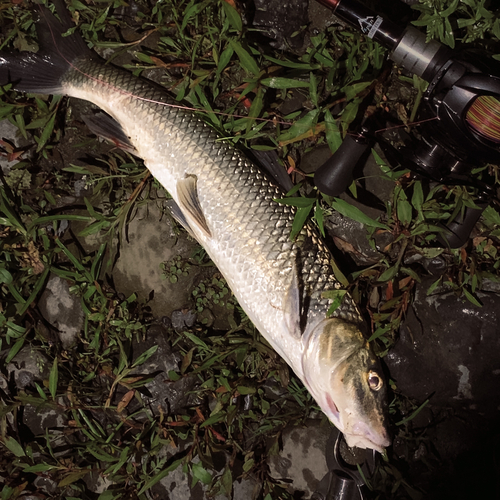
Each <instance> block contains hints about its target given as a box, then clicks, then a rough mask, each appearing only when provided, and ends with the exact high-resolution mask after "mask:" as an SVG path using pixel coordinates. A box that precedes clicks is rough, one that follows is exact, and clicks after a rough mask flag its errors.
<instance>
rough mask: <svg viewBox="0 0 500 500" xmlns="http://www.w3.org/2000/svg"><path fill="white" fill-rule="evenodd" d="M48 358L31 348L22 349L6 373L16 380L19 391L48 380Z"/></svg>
mask: <svg viewBox="0 0 500 500" xmlns="http://www.w3.org/2000/svg"><path fill="white" fill-rule="evenodd" d="M47 363H48V360H47V358H46V357H45V356H44V355H43V354H42V353H41V352H39V351H37V350H36V349H34V348H33V347H31V346H27V347H24V348H23V349H21V350H20V351H19V352H18V353H17V354H16V355H15V356H14V358H13V359H12V361H11V362H10V363H9V364H8V365H7V366H6V367H5V373H6V374H8V378H9V379H10V380H12V379H13V380H14V382H15V385H16V387H17V388H18V389H24V388H25V387H28V386H31V385H32V384H33V382H35V381H36V382H41V381H42V380H43V379H45V378H48V376H49V372H50V366H49V365H48V364H47Z"/></svg>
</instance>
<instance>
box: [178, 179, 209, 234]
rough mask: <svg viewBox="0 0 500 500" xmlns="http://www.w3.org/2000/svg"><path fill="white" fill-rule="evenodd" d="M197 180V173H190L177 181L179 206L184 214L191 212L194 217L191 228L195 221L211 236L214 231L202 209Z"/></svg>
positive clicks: (190, 223) (191, 216) (190, 214)
mask: <svg viewBox="0 0 500 500" xmlns="http://www.w3.org/2000/svg"><path fill="white" fill-rule="evenodd" d="M196 182H197V179H196V176H195V175H188V176H187V177H185V178H184V179H181V180H180V181H177V196H178V199H179V206H180V209H181V211H182V212H183V213H184V214H189V216H190V218H191V219H192V221H190V222H189V225H190V226H191V229H192V226H193V223H194V224H196V226H197V227H198V228H199V229H200V230H201V231H202V232H203V233H205V235H206V236H207V237H208V238H211V237H212V233H211V232H210V229H209V228H208V224H207V221H206V219H205V216H204V215H203V210H202V209H201V204H200V199H199V198H198V191H197V188H196Z"/></svg>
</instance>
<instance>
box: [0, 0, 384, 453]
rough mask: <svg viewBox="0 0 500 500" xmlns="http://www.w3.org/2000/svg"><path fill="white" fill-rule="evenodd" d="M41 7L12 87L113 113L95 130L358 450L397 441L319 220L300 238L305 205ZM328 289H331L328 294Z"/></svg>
mask: <svg viewBox="0 0 500 500" xmlns="http://www.w3.org/2000/svg"><path fill="white" fill-rule="evenodd" d="M54 3H55V4H56V8H57V14H58V16H59V19H57V18H56V17H55V16H54V15H53V14H52V13H51V12H50V11H49V10H48V9H46V8H44V7H37V10H38V12H39V19H38V22H37V27H38V29H37V32H38V38H39V44H40V47H41V49H40V51H39V52H37V53H33V52H30V53H0V85H2V86H5V85H7V84H10V85H12V88H13V89H15V90H16V91H19V92H30V93H40V94H55V95H66V96H70V97H73V98H78V99H84V100H86V101H90V102H91V103H93V104H94V105H96V106H97V107H99V108H100V109H101V110H102V111H104V112H105V113H106V115H105V117H106V118H105V119H102V120H94V123H90V125H91V127H93V128H94V129H99V130H98V132H100V134H101V135H103V136H105V137H107V138H109V139H112V140H114V141H115V143H116V144H119V145H120V146H121V147H123V148H124V149H126V150H128V151H130V152H133V153H134V154H135V155H137V156H139V157H141V158H142V159H143V161H144V163H145V165H146V166H147V168H148V169H149V171H150V172H151V174H152V175H153V176H154V177H155V178H156V179H157V180H158V181H159V183H160V184H161V185H162V186H163V187H164V188H165V189H166V190H167V191H168V193H169V194H170V195H171V197H172V199H173V202H172V203H173V205H172V207H171V208H172V212H173V213H174V215H175V217H176V219H177V220H178V221H180V222H181V223H182V225H183V226H184V227H186V229H187V230H188V231H189V233H190V234H191V235H192V236H193V237H194V238H196V240H197V241H198V242H199V243H200V244H201V245H202V246H203V247H204V249H205V250H206V252H207V254H208V255H209V256H210V258H211V259H212V261H213V262H214V264H215V265H216V266H217V268H218V269H219V271H220V272H221V274H222V275H223V276H224V278H225V279H226V281H227V283H228V285H229V287H230V288H231V290H232V292H233V294H234V295H235V297H236V299H237V300H238V301H239V304H240V305H241V307H242V308H243V310H244V311H245V313H246V314H247V315H248V317H249V319H250V320H251V321H252V322H253V324H254V325H255V326H256V328H257V329H258V331H259V332H260V334H261V335H263V336H264V337H265V339H266V340H267V341H268V342H269V344H270V345H271V346H272V347H273V348H274V350H275V351H276V352H277V353H278V354H279V355H280V356H281V357H282V358H283V359H284V360H285V361H286V363H288V365H289V366H290V368H291V369H292V370H293V371H294V372H295V374H296V375H297V377H298V378H299V379H300V380H301V381H302V382H303V384H304V386H305V387H306V388H307V390H308V391H309V392H310V394H311V395H312V397H313V398H314V399H315V401H316V402H317V404H318V405H319V407H320V408H321V410H322V411H323V412H324V414H325V415H326V416H327V417H328V418H329V420H330V421H331V422H332V423H333V424H334V425H335V426H336V427H337V428H338V429H339V430H340V431H341V432H342V433H343V434H344V437H345V439H346V442H347V444H348V445H349V446H356V447H359V448H368V449H373V450H377V451H379V452H383V450H384V448H386V447H387V446H389V445H390V443H391V439H390V434H389V431H388V418H387V382H386V379H385V377H384V374H383V371H382V367H381V363H380V360H379V358H378V357H377V356H376V355H375V354H374V352H373V350H372V349H371V347H370V344H369V343H368V342H367V340H366V338H365V334H366V325H365V322H364V320H363V316H362V314H361V312H360V309H359V308H358V306H357V304H356V303H355V301H354V300H353V298H352V297H351V295H350V294H349V293H345V295H344V297H343V301H342V303H341V305H340V306H339V307H337V308H336V309H335V310H334V311H333V312H331V313H329V309H330V307H331V305H332V298H331V293H330V296H328V295H329V294H328V292H332V291H335V290H341V289H342V285H341V284H340V283H339V281H338V280H337V278H336V277H335V272H334V268H333V265H332V262H333V256H332V254H331V252H330V250H329V249H328V247H327V246H326V244H325V243H324V242H323V240H322V239H321V237H320V235H319V233H318V231H317V229H316V227H315V226H314V225H313V223H312V222H310V221H309V222H306V223H305V224H304V226H303V228H302V230H301V231H300V233H299V234H298V235H297V236H296V237H295V239H294V240H292V239H291V238H290V234H291V231H292V224H293V220H294V215H295V208H294V207H291V206H289V205H287V204H283V203H279V202H277V201H276V200H277V199H281V198H283V197H284V196H285V193H284V192H283V191H282V190H281V189H280V188H279V187H278V186H277V185H276V184H275V183H274V182H273V180H272V179H269V178H268V176H267V175H265V174H264V173H263V172H262V171H261V170H260V168H259V167H258V166H257V165H255V164H254V163H253V162H252V161H250V160H249V159H248V158H247V156H246V155H245V154H244V153H243V152H242V151H241V150H240V149H237V148H236V147H234V145H232V144H231V143H230V142H229V141H227V140H225V139H224V137H222V136H221V135H219V133H218V132H217V131H215V130H214V129H213V128H212V127H211V126H210V125H208V124H207V123H206V122H205V121H204V120H203V119H202V118H200V116H199V114H195V113H193V112H192V111H191V110H189V109H185V107H184V106H182V105H180V104H179V103H178V102H177V101H176V100H175V99H174V98H173V97H172V95H171V94H170V93H169V92H168V91H167V90H166V89H165V88H163V87H162V86H160V85H158V84H155V83H153V82H150V81H148V80H146V79H144V78H141V77H137V76H134V75H133V74H131V73H130V72H129V71H127V70H125V69H123V68H119V67H115V66H113V65H111V64H108V63H106V61H105V60H103V59H101V58H100V57H99V56H98V55H97V54H95V53H94V52H93V51H92V50H91V49H89V48H88V47H87V45H86V44H85V42H84V40H83V38H82V37H81V35H79V34H78V33H77V32H76V31H74V32H73V33H72V34H71V35H69V36H65V37H64V38H63V37H62V34H63V33H65V32H66V31H67V29H68V27H70V26H73V22H72V20H71V16H70V14H69V12H68V11H67V10H66V8H65V6H64V4H62V3H61V2H60V1H56V2H54ZM325 292H326V293H325Z"/></svg>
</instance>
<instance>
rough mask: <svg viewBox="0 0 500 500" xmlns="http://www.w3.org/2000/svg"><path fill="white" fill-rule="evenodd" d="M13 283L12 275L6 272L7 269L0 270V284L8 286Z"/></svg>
mask: <svg viewBox="0 0 500 500" xmlns="http://www.w3.org/2000/svg"><path fill="white" fill-rule="evenodd" d="M13 281H14V278H13V277H12V274H10V273H9V271H7V269H4V268H0V283H5V284H7V285H10V284H11V283H12V282H13Z"/></svg>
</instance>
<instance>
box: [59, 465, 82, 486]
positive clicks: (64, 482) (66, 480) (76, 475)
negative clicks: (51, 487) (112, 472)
mask: <svg viewBox="0 0 500 500" xmlns="http://www.w3.org/2000/svg"><path fill="white" fill-rule="evenodd" d="M89 472H90V470H88V469H87V470H78V471H74V472H70V473H69V474H67V475H66V476H64V477H63V478H62V479H61V481H59V483H58V485H57V486H58V487H59V488H63V487H64V486H69V485H70V484H73V483H76V482H77V481H79V480H80V479H82V478H84V477H85V476H86V475H87V474H88V473H89Z"/></svg>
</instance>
